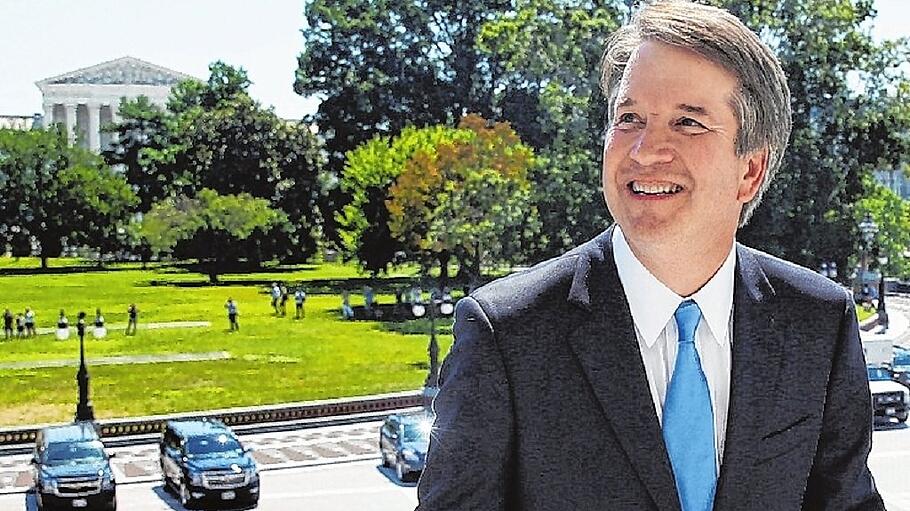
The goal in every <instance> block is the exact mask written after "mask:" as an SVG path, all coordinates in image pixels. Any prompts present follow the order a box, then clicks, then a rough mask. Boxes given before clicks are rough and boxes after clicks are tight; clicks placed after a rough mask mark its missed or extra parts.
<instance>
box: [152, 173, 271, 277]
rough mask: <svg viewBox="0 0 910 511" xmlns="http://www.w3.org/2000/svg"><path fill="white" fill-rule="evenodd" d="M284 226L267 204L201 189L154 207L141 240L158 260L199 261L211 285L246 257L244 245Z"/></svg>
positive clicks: (263, 200)
mask: <svg viewBox="0 0 910 511" xmlns="http://www.w3.org/2000/svg"><path fill="white" fill-rule="evenodd" d="M286 222H287V216H286V215H285V214H284V213H283V212H282V211H280V210H276V209H273V208H272V207H270V205H269V201H267V200H265V199H259V198H255V197H253V196H251V195H250V194H247V193H242V194H238V195H230V194H228V195H220V194H218V193H217V192H215V191H214V190H210V189H207V188H205V189H202V190H201V191H200V192H199V193H198V194H197V195H196V196H195V197H186V196H178V197H175V198H168V199H165V200H163V201H161V202H159V203H157V204H155V205H154V206H152V209H151V211H149V213H148V214H146V215H145V216H144V217H143V219H142V236H143V237H144V238H145V239H146V241H147V242H148V244H149V246H150V247H151V248H152V250H153V251H154V252H155V253H156V254H157V253H173V254H174V255H176V256H177V257H181V258H193V259H197V260H198V261H199V262H200V263H201V264H202V266H203V268H204V270H205V272H206V273H207V274H208V276H209V280H210V281H211V282H212V283H215V282H217V281H218V275H219V274H220V273H223V272H224V271H225V269H227V268H229V264H230V263H236V262H238V261H239V260H240V259H241V258H242V257H243V256H244V253H243V251H242V250H241V247H242V241H243V240H246V239H248V238H250V237H251V236H252V235H253V234H254V233H256V232H260V233H264V232H269V230H270V229H272V228H273V227H275V226H278V225H281V224H283V223H286Z"/></svg>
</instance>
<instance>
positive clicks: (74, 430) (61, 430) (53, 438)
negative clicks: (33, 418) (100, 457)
mask: <svg viewBox="0 0 910 511" xmlns="http://www.w3.org/2000/svg"><path fill="white" fill-rule="evenodd" d="M42 435H43V436H44V441H45V442H47V443H57V442H82V441H87V440H98V432H97V431H95V426H94V424H92V423H91V422H77V423H75V424H68V425H66V426H50V427H47V428H44V429H43V430H42Z"/></svg>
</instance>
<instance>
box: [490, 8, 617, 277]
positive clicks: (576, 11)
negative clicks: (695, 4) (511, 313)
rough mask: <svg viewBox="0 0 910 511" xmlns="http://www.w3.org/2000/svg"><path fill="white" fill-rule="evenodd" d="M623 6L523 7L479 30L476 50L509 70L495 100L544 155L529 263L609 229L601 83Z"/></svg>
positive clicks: (537, 173)
mask: <svg viewBox="0 0 910 511" xmlns="http://www.w3.org/2000/svg"><path fill="white" fill-rule="evenodd" d="M619 3H620V2H609V1H590V0H518V1H516V2H515V6H514V9H512V10H509V11H504V12H501V13H498V14H497V15H496V16H495V17H493V18H492V19H491V20H489V21H487V22H486V23H485V24H484V25H483V27H482V28H481V30H480V34H479V37H478V47H479V48H480V49H481V51H483V52H484V53H485V54H487V55H489V58H491V59H493V60H495V61H498V62H501V63H502V64H501V66H502V67H503V68H504V70H505V72H504V73H503V74H502V81H503V82H504V83H505V84H506V85H505V86H504V87H502V88H501V89H500V92H499V94H498V95H497V97H496V103H497V105H498V106H499V109H500V111H501V115H502V118H503V119H506V120H509V121H510V122H511V123H512V125H513V126H514V128H515V130H516V131H517V132H518V133H519V135H520V136H521V139H522V140H523V141H526V142H527V143H529V144H530V145H531V146H533V147H534V148H535V149H536V150H537V151H538V155H539V158H538V159H537V162H536V164H535V165H534V167H533V168H532V171H531V176H532V177H531V179H532V181H533V182H534V183H535V191H534V198H533V202H534V204H535V205H536V206H537V209H538V211H539V212H540V220H541V230H540V234H539V236H538V237H537V243H536V244H535V245H533V251H531V252H530V253H529V254H528V256H529V258H530V259H532V260H539V259H544V258H547V257H552V256H555V255H557V254H559V253H562V252H565V251H566V250H568V249H569V248H571V247H573V246H576V245H578V244H580V243H582V242H584V241H587V240H588V239H590V238H591V237H593V236H594V235H596V234H597V233H598V232H600V231H602V230H603V229H604V228H605V227H606V226H607V225H609V223H610V222H611V219H610V216H609V213H608V211H607V210H606V207H604V206H603V199H602V195H601V192H600V188H601V184H600V157H599V156H600V152H601V151H602V147H601V141H602V136H601V134H602V132H603V127H604V123H603V120H604V117H605V109H606V102H605V100H604V98H603V97H602V94H601V92H600V85H599V81H600V58H601V55H602V54H603V48H604V43H605V42H606V38H607V36H608V35H609V34H610V33H611V32H612V31H613V30H615V29H616V28H617V27H618V26H619V22H620V20H621V13H620V11H619V9H618V6H617V5H618V4H619Z"/></svg>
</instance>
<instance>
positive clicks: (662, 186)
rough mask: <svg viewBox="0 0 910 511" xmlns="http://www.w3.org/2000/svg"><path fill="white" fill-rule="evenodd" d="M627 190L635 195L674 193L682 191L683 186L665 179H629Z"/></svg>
mask: <svg viewBox="0 0 910 511" xmlns="http://www.w3.org/2000/svg"><path fill="white" fill-rule="evenodd" d="M628 187H629V190H631V191H632V193H634V194H635V195H648V196H659V195H674V194H677V193H679V192H681V191H682V189H683V187H682V186H679V185H678V184H676V183H670V182H667V181H631V182H629V184H628Z"/></svg>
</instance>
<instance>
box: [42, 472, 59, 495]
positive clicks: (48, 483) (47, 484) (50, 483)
mask: <svg viewBox="0 0 910 511" xmlns="http://www.w3.org/2000/svg"><path fill="white" fill-rule="evenodd" d="M40 482H41V487H42V488H44V489H45V490H50V491H54V490H56V489H57V480H56V479H54V478H53V477H51V476H49V475H46V474H41V479H40Z"/></svg>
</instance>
